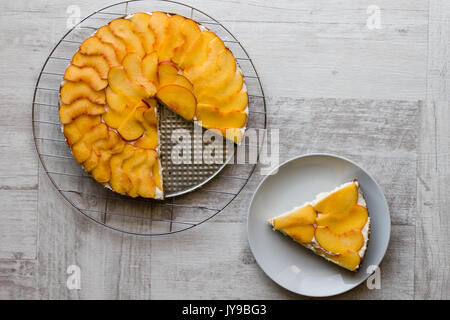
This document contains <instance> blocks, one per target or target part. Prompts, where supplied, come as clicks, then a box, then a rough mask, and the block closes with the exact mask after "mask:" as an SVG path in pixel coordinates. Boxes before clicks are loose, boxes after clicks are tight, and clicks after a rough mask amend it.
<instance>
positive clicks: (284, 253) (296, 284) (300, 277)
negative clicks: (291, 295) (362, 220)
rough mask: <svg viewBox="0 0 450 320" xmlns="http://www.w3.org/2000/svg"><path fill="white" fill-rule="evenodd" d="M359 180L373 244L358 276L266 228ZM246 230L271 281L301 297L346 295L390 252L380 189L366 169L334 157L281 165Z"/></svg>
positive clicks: (258, 196) (264, 186)
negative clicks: (320, 195)
mask: <svg viewBox="0 0 450 320" xmlns="http://www.w3.org/2000/svg"><path fill="white" fill-rule="evenodd" d="M355 178H357V179H358V181H359V183H360V185H361V188H362V190H363V192H364V197H365V199H366V201H367V207H368V209H369V214H370V219H371V231H370V240H369V245H368V248H367V251H366V255H365V257H364V260H363V263H362V265H361V266H360V269H359V271H357V272H351V271H348V270H346V269H344V268H341V267H339V266H337V265H335V264H333V263H331V262H328V261H326V260H325V259H323V258H322V257H319V256H317V255H315V254H314V253H313V252H312V251H310V250H309V249H306V248H304V247H303V246H301V245H300V244H298V243H296V242H294V241H293V240H291V239H290V238H289V237H286V236H284V235H283V234H281V233H280V232H275V231H273V230H272V228H271V227H270V226H269V225H268V223H267V221H266V220H267V219H269V218H271V217H274V216H277V215H279V214H281V213H283V212H285V211H287V210H290V209H292V208H293V207H295V206H299V205H301V204H303V203H304V202H306V201H311V200H312V199H314V197H315V196H316V194H317V193H319V192H326V191H330V190H333V189H334V188H335V187H336V186H338V185H341V184H342V183H345V182H349V181H351V180H353V179H355ZM247 230H248V240H249V243H250V248H251V250H252V252H253V255H254V257H255V259H256V261H257V262H258V264H259V266H260V267H261V268H262V269H263V270H264V272H265V273H266V274H267V275H268V276H269V277H270V278H271V279H272V280H273V281H275V282H276V283H278V284H279V285H280V286H282V287H284V288H286V289H288V290H290V291H292V292H295V293H298V294H302V295H306V296H312V297H325V296H332V295H336V294H340V293H343V292H345V291H348V290H350V289H352V288H354V287H356V286H357V285H359V284H360V283H362V282H363V281H364V280H365V279H367V277H368V276H369V275H370V271H369V272H368V268H369V266H378V265H379V264H380V262H381V260H382V259H383V257H384V254H385V253H386V249H387V247H388V243H389V237H390V232H391V222H390V217H389V208H388V205H387V202H386V199H385V197H384V195H383V192H382V191H381V188H380V187H379V186H378V184H377V183H376V182H375V180H374V179H373V178H372V177H371V176H370V175H369V174H368V173H367V172H366V171H365V170H364V169H362V168H361V167H359V166H358V165H357V164H355V163H353V162H352V161H350V160H347V159H344V158H342V157H338V156H335V155H329V154H309V155H304V156H300V157H298V158H295V159H292V160H289V161H287V162H285V163H283V164H282V165H281V166H280V167H279V168H278V172H277V173H276V174H274V175H268V176H267V177H265V178H264V180H263V181H262V182H261V183H260V185H259V186H258V188H257V189H256V192H255V194H254V196H253V198H252V201H251V204H250V208H249V213H248V220H247ZM371 271H373V270H371Z"/></svg>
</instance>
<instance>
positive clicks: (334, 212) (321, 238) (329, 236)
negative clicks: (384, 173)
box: [268, 179, 370, 271]
mask: <svg viewBox="0 0 450 320" xmlns="http://www.w3.org/2000/svg"><path fill="white" fill-rule="evenodd" d="M268 223H269V224H270V226H271V227H272V229H273V230H275V231H280V232H281V233H283V234H284V235H286V236H288V237H290V238H292V239H293V240H294V241H296V242H298V243H299V244H301V245H303V246H304V247H306V248H308V249H310V250H312V251H313V252H314V253H315V254H317V255H319V256H321V257H323V258H325V259H326V260H328V261H330V262H333V263H335V264H337V265H339V266H341V267H343V268H345V269H348V270H350V271H356V270H358V268H359V266H360V265H361V262H362V260H363V258H364V256H365V254H366V250H367V244H368V241H369V233H370V216H369V211H368V208H367V203H366V201H365V199H364V194H363V192H362V190H361V187H360V184H359V182H358V180H356V179H355V180H353V181H350V182H347V183H344V184H342V185H340V186H338V187H336V188H335V189H334V190H332V191H329V192H322V193H319V194H318V195H317V196H316V197H315V199H314V200H313V201H311V202H306V203H304V204H302V205H300V206H298V207H295V208H293V209H292V210H290V211H287V212H285V213H282V214H280V215H278V216H276V217H274V218H271V219H269V220H268Z"/></svg>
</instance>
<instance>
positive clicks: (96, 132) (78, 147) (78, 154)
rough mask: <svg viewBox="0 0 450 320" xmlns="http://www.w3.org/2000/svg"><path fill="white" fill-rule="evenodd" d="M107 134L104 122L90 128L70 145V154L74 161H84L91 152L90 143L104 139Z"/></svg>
mask: <svg viewBox="0 0 450 320" xmlns="http://www.w3.org/2000/svg"><path fill="white" fill-rule="evenodd" d="M107 136H108V128H107V127H106V125H105V124H104V123H100V124H99V125H98V126H96V127H93V128H91V130H89V131H87V132H86V133H85V134H84V135H83V137H82V138H81V139H80V140H78V141H77V142H76V143H75V144H73V145H72V154H73V157H74V158H75V160H76V161H78V162H79V163H83V162H84V161H86V160H87V159H88V158H89V156H90V155H91V152H92V144H93V143H94V142H95V141H97V140H100V139H105V138H106V137H107Z"/></svg>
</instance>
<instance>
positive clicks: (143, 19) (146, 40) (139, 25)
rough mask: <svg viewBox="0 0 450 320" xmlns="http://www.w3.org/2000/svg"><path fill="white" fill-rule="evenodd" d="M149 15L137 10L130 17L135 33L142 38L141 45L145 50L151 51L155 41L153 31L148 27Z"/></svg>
mask: <svg viewBox="0 0 450 320" xmlns="http://www.w3.org/2000/svg"><path fill="white" fill-rule="evenodd" d="M150 17H151V16H150V15H149V14H147V13H144V12H138V13H136V14H134V15H133V16H132V17H131V22H132V23H133V25H134V27H135V30H136V33H137V34H139V35H140V37H141V39H142V45H143V47H144V50H145V52H146V53H147V54H148V53H151V52H153V51H154V46H155V42H156V37H155V32H154V31H153V29H151V28H150Z"/></svg>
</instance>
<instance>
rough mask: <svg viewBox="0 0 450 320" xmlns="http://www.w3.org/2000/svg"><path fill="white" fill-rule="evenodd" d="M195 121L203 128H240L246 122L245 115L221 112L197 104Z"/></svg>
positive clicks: (238, 112) (236, 112) (214, 108)
mask: <svg viewBox="0 0 450 320" xmlns="http://www.w3.org/2000/svg"><path fill="white" fill-rule="evenodd" d="M197 120H199V121H202V126H204V127H205V128H242V127H243V126H245V123H246V122H247V114H246V113H245V112H240V111H230V112H221V111H220V110H219V109H218V108H217V107H215V106H211V105H206V104H198V105H197Z"/></svg>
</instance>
